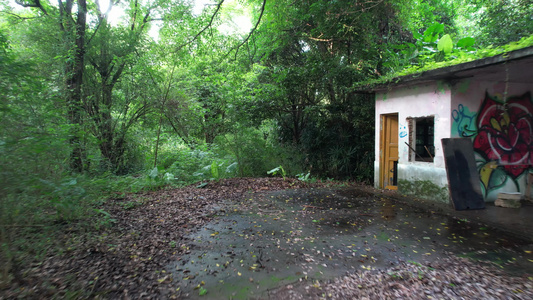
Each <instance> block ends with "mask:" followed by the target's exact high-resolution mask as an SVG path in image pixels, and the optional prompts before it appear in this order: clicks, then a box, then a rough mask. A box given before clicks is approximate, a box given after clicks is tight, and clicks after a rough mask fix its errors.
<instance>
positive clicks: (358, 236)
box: [167, 190, 533, 299]
mask: <svg viewBox="0 0 533 300" xmlns="http://www.w3.org/2000/svg"><path fill="white" fill-rule="evenodd" d="M228 205H229V208H228V209H226V210H225V211H224V212H223V213H222V211H221V213H220V214H219V215H217V216H216V217H215V219H214V221H213V222H211V223H209V224H208V225H206V226H205V227H204V228H203V229H201V230H200V231H198V232H196V233H194V234H192V235H190V236H189V237H188V238H189V239H190V240H191V241H192V243H191V246H190V249H189V251H190V252H189V253H188V254H187V255H184V256H182V257H181V260H180V261H177V262H174V263H172V264H170V265H169V266H167V271H168V272H172V274H173V278H174V282H175V288H176V289H177V288H179V289H180V291H181V293H182V296H183V297H188V298H191V299H194V298H199V297H201V298H202V299H230V298H231V299H249V298H268V291H269V290H271V289H274V288H276V287H279V286H281V285H284V284H288V283H293V282H297V281H312V280H317V279H329V278H333V277H336V276H341V275H344V274H346V273H347V272H353V271H356V270H361V269H366V270H370V269H376V268H386V267H390V266H392V265H395V264H397V263H398V262H400V261H415V262H422V261H432V260H436V259H439V258H441V257H444V256H447V255H448V254H449V253H457V254H462V255H465V256H467V257H471V258H475V259H478V260H493V261H495V262H496V263H497V264H498V265H500V266H501V267H502V268H507V267H510V268H513V269H515V270H516V265H521V266H522V267H523V266H525V268H523V269H522V270H521V271H524V272H529V271H531V270H533V264H532V263H531V262H530V261H528V257H525V256H523V255H520V252H517V251H515V250H513V248H516V247H519V246H522V245H523V244H521V242H520V241H517V240H510V239H509V238H508V237H506V236H502V235H500V234H498V233H497V232H496V231H494V230H492V229H490V228H485V227H482V226H478V225H475V224H471V223H468V222H465V221H462V220H457V219H452V218H448V217H445V216H441V215H436V214H433V213H429V212H427V211H424V210H421V209H417V208H413V207H409V206H406V205H401V204H398V203H396V202H395V201H393V200H390V199H380V198H378V197H374V196H370V195H369V194H368V193H365V192H357V191H354V192H353V193H352V194H350V193H348V192H343V193H339V192H338V191H335V190H299V191H279V192H271V193H268V194H264V195H255V196H254V199H247V200H243V201H240V202H234V203H228ZM505 247H507V248H505ZM502 249H506V250H505V251H503V250H502ZM483 251H484V252H483ZM522 253H523V252H522ZM531 273H533V272H531ZM200 287H201V289H200ZM201 290H202V291H203V292H202V293H204V292H205V291H207V293H206V294H205V295H202V296H200V291H201Z"/></svg>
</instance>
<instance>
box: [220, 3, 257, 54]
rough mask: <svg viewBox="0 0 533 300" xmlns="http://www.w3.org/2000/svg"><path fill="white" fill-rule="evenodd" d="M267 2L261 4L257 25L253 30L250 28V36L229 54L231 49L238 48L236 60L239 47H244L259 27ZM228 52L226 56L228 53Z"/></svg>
mask: <svg viewBox="0 0 533 300" xmlns="http://www.w3.org/2000/svg"><path fill="white" fill-rule="evenodd" d="M266 2H267V0H263V5H262V6H261V13H260V14H259V18H258V19H257V22H256V23H255V26H254V27H253V28H252V30H250V33H249V34H248V36H246V38H245V39H244V40H243V41H242V42H241V43H240V44H239V45H237V46H236V47H234V48H232V49H231V50H230V51H229V52H228V54H230V53H231V51H233V50H236V51H235V60H236V59H237V54H238V53H239V48H240V47H242V45H244V44H246V42H248V40H249V39H250V37H251V36H252V34H253V33H254V31H255V30H256V29H257V27H258V26H259V23H261V18H263V14H264V12H265V5H266ZM228 54H226V56H227V55H228Z"/></svg>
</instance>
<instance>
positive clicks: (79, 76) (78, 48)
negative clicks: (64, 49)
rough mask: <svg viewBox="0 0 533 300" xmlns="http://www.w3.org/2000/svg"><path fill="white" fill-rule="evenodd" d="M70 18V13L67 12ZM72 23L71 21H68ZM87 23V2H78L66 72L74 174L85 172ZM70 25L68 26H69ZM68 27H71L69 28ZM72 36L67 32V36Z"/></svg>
mask: <svg viewBox="0 0 533 300" xmlns="http://www.w3.org/2000/svg"><path fill="white" fill-rule="evenodd" d="M68 2H69V3H67V8H68V9H71V8H72V3H71V1H68ZM67 13H68V14H69V16H67V18H69V17H70V11H68V10H67ZM67 22H70V21H67ZM86 23H87V2H86V0H78V16H77V20H76V24H74V28H72V29H73V34H74V35H75V43H74V51H73V54H72V56H73V57H70V59H69V60H68V61H67V66H66V71H67V78H66V85H67V97H66V98H67V99H66V100H67V106H68V120H69V122H70V125H71V126H72V128H71V134H70V140H69V143H70V145H71V147H72V152H71V154H70V168H71V170H72V171H74V172H82V171H83V153H84V151H83V146H82V144H81V139H80V133H79V132H80V126H81V124H82V119H81V115H82V98H81V97H82V95H81V87H82V84H83V72H84V63H85V62H84V56H85V29H86ZM67 25H68V24H67ZM68 27H71V26H67V29H68ZM69 34H72V33H71V32H67V36H68V35H69Z"/></svg>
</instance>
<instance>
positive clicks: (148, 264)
mask: <svg viewBox="0 0 533 300" xmlns="http://www.w3.org/2000/svg"><path fill="white" fill-rule="evenodd" d="M391 196H392V195H391V194H388V193H383V192H380V191H376V190H374V189H373V188H371V187H368V186H362V185H357V184H354V185H344V186H331V184H330V183H319V184H316V185H309V184H305V183H303V182H299V181H296V180H292V179H287V180H283V179H281V178H259V179H250V178H243V179H231V180H222V181H220V182H211V183H209V184H208V185H207V186H206V187H204V188H196V186H191V187H188V188H183V189H173V190H164V191H159V192H153V193H144V194H135V195H128V196H127V197H125V198H121V199H113V200H110V201H109V202H108V204H107V206H106V207H105V210H106V211H108V212H110V214H111V216H112V218H114V219H115V220H116V223H115V225H114V226H113V227H112V228H110V229H108V230H107V231H106V232H101V233H99V234H98V237H97V238H95V237H92V238H89V237H87V235H81V234H80V235H77V236H79V240H78V241H77V243H76V247H71V250H69V251H67V252H66V253H64V254H63V255H53V256H50V257H48V258H47V259H46V260H45V261H44V262H43V263H42V264H40V265H36V266H27V267H26V268H24V269H23V270H22V271H23V272H24V274H25V276H23V277H21V278H20V280H14V281H13V284H12V285H11V286H10V288H8V289H6V290H4V291H1V292H0V298H14V297H29V298H51V297H70V298H109V299H111V298H112V299H117V298H122V299H129V298H131V299H138V298H154V299H155V298H158V299H161V298H162V299H165V298H178V299H346V298H365V297H367V298H368V299H375V298H376V297H379V298H382V299H386V298H395V299H396V298H402V297H403V298H406V299H407V298H425V299H427V298H430V297H432V298H439V299H440V298H444V299H456V298H457V299H459V298H461V297H463V298H479V299H481V298H483V299H491V298H493V299H500V298H506V299H531V298H533V294H532V292H531V284H532V282H531V277H530V276H531V275H530V274H533V254H532V250H533V248H532V247H531V246H530V245H528V243H527V242H525V241H522V240H519V239H516V238H512V237H510V236H508V235H506V234H503V233H500V232H499V231H498V230H496V229H494V228H490V227H487V226H485V225H484V224H474V223H472V222H469V221H468V220H460V219H455V218H451V217H448V216H445V215H442V214H440V213H439V212H438V211H432V210H431V207H423V208H421V207H419V205H413V204H412V203H411V202H409V201H408V199H407V202H406V201H398V200H397V199H396V198H397V197H391ZM413 203H414V202H413ZM65 235H66V236H69V235H70V236H72V235H73V234H72V233H69V232H66V233H65ZM70 240H72V239H70Z"/></svg>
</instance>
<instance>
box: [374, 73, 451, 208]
mask: <svg viewBox="0 0 533 300" xmlns="http://www.w3.org/2000/svg"><path fill="white" fill-rule="evenodd" d="M450 101H451V88H450V87H449V86H448V85H446V84H444V83H441V82H436V83H434V84H427V85H422V86H413V87H402V88H393V89H392V90H389V91H383V92H378V93H376V118H375V119H376V126H375V128H376V145H375V149H376V153H375V161H374V167H375V176H374V178H375V179H374V185H375V186H376V187H379V167H380V166H379V161H380V150H381V149H380V140H381V136H380V133H381V132H380V128H381V124H380V121H381V115H383V114H392V113H398V122H399V130H398V132H399V137H398V142H399V143H398V144H399V149H398V151H399V160H398V181H399V189H400V192H406V191H402V183H406V182H408V183H417V182H418V183H422V184H426V185H427V184H428V183H429V184H430V185H431V184H432V185H434V187H435V188H436V189H446V188H447V178H446V169H445V165H444V157H443V152H442V146H441V139H442V138H448V137H450V132H451V106H450ZM428 116H433V117H434V118H435V136H434V138H435V141H434V145H435V158H434V161H433V162H418V161H409V155H410V150H409V147H408V146H407V145H406V144H405V143H406V142H407V143H409V132H408V130H409V128H408V119H409V118H420V117H428ZM403 186H404V187H406V186H405V184H403ZM415 186H420V184H418V185H415ZM413 187H414V186H411V188H408V187H406V188H408V189H412V188H413ZM407 192H408V191H407ZM413 192H415V191H413ZM440 198H442V197H440ZM444 198H447V195H445V196H444ZM440 200H442V201H447V199H440Z"/></svg>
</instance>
